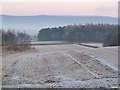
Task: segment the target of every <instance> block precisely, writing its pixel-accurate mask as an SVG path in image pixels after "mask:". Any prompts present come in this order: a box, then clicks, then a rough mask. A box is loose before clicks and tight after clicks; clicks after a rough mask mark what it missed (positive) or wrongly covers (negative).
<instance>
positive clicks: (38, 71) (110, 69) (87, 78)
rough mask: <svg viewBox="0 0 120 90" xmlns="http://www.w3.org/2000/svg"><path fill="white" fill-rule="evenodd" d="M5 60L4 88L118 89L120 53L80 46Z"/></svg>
mask: <svg viewBox="0 0 120 90" xmlns="http://www.w3.org/2000/svg"><path fill="white" fill-rule="evenodd" d="M34 47H35V50H34V51H33V50H31V51H26V52H21V53H17V54H11V55H7V56H4V57H3V59H2V65H3V67H2V71H3V76H2V79H3V83H2V84H3V87H34V88H38V87H39V88H46V87H47V88H49V87H51V88H52V87H57V88H61V87H63V88H66V87H69V88H73V87H81V88H83V87H84V88H100V87H106V88H108V87H110V88H113V87H117V86H118V68H117V67H118V49H117V47H111V48H89V47H84V46H80V45H77V44H71V45H70V44H68V45H67V44H66V45H45V46H42V45H40V46H34Z"/></svg>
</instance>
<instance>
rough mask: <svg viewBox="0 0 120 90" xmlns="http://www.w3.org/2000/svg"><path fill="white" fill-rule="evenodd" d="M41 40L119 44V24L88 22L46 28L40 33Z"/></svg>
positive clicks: (107, 44)
mask: <svg viewBox="0 0 120 90" xmlns="http://www.w3.org/2000/svg"><path fill="white" fill-rule="evenodd" d="M38 40H39V41H68V42H79V43H81V42H99V43H104V46H114V45H118V44H120V43H118V25H110V24H86V25H68V26H63V27H58V28H57V27H55V28H44V29H41V30H40V31H39V33H38Z"/></svg>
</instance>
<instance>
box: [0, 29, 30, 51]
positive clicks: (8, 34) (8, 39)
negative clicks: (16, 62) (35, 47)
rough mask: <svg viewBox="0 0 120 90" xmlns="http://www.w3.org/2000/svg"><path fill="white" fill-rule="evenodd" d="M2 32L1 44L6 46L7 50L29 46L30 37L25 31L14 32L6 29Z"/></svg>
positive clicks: (22, 48) (23, 48)
mask: <svg viewBox="0 0 120 90" xmlns="http://www.w3.org/2000/svg"><path fill="white" fill-rule="evenodd" d="M1 32H2V46H6V49H7V50H15V51H16V50H25V49H28V48H30V45H29V42H30V37H29V35H28V34H26V33H25V32H17V33H16V32H15V31H14V30H13V31H11V30H8V31H4V30H1Z"/></svg>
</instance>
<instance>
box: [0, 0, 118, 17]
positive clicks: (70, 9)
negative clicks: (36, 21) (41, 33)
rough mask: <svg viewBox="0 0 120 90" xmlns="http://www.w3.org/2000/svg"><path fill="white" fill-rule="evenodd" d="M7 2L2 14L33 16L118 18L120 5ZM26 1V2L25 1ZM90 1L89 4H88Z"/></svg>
mask: <svg viewBox="0 0 120 90" xmlns="http://www.w3.org/2000/svg"><path fill="white" fill-rule="evenodd" d="M11 1H13V2H7V0H4V2H3V3H2V7H0V10H2V12H1V13H0V14H5V15H18V16H28V15H29V16H32V15H72V16H81V15H97V16H111V17H117V14H118V3H117V1H116V0H103V1H102V0H96V2H95V1H94V0H84V2H83V0H73V1H74V2H73V1H71V0H70V1H69V2H68V0H64V2H63V1H61V0H56V2H54V1H53V0H50V1H49V2H48V1H47V0H45V1H44V2H43V1H41V0H40V1H41V2H35V1H38V0H29V2H27V1H26V2H23V1H22V0H21V2H15V1H14V0H11ZM24 1H25V0H24ZM33 1H34V2H33ZM88 1H89V2H88Z"/></svg>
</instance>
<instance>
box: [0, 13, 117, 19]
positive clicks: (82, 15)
mask: <svg viewBox="0 0 120 90" xmlns="http://www.w3.org/2000/svg"><path fill="white" fill-rule="evenodd" d="M0 16H18V17H20V16H21V17H22V16H26V17H30V16H68V17H79V16H90V17H93V16H97V17H111V18H118V17H117V16H116V17H115V16H99V15H52V14H49V15H45V14H41V15H7V14H0Z"/></svg>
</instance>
